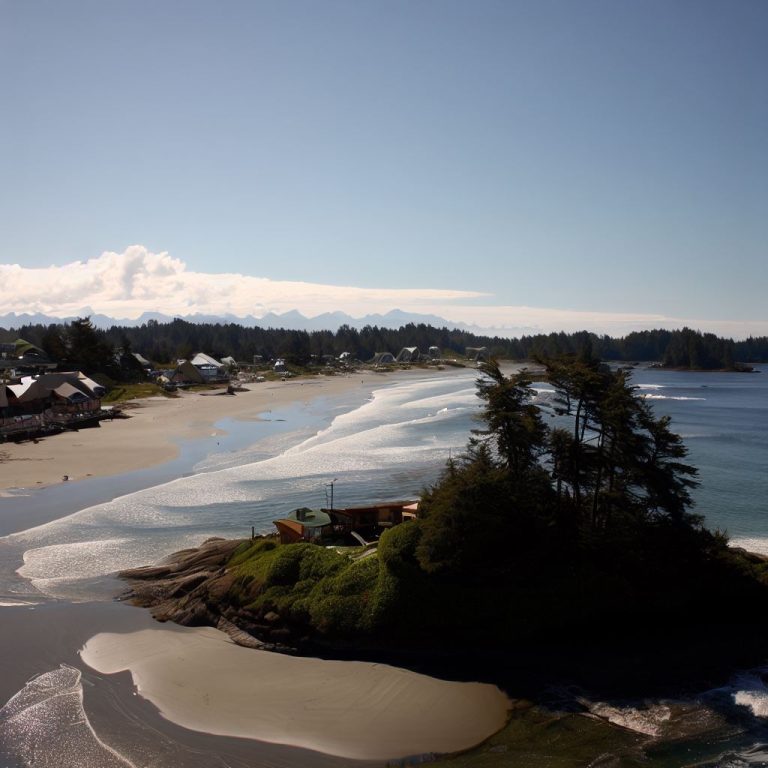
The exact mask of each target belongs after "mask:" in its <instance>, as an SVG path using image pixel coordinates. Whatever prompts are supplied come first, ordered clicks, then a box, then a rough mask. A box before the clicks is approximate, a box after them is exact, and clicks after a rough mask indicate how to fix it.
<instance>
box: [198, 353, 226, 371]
mask: <svg viewBox="0 0 768 768" xmlns="http://www.w3.org/2000/svg"><path fill="white" fill-rule="evenodd" d="M191 363H192V365H212V366H214V367H215V368H223V367H224V366H223V365H222V364H221V363H220V362H219V361H218V360H216V358H214V357H211V356H210V355H206V354H205V352H198V353H197V354H196V355H195V356H194V357H193V358H192V360H191Z"/></svg>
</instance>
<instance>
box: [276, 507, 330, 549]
mask: <svg viewBox="0 0 768 768" xmlns="http://www.w3.org/2000/svg"><path fill="white" fill-rule="evenodd" d="M275 527H276V528H277V532H278V533H279V534H280V543H281V544H295V543H296V542H299V541H312V542H316V543H317V542H319V541H320V540H321V539H323V538H328V537H330V536H331V535H332V534H333V521H332V520H331V516H330V515H329V514H328V513H327V512H325V511H323V510H319V509H309V508H308V507H300V508H299V509H294V510H293V512H291V513H289V514H288V515H287V517H284V518H282V519H280V520H275Z"/></svg>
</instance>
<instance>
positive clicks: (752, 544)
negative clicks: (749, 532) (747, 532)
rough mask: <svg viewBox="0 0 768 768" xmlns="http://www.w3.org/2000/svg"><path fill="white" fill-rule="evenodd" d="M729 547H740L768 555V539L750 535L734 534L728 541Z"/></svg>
mask: <svg viewBox="0 0 768 768" xmlns="http://www.w3.org/2000/svg"><path fill="white" fill-rule="evenodd" d="M728 546H729V547H740V548H741V549H746V550H747V552H756V553H757V554H758V555H768V539H766V538H757V537H750V536H734V537H733V538H732V539H730V540H729V541H728Z"/></svg>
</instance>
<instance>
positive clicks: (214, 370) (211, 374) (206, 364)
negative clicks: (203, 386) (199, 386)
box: [190, 352, 229, 383]
mask: <svg viewBox="0 0 768 768" xmlns="http://www.w3.org/2000/svg"><path fill="white" fill-rule="evenodd" d="M190 362H191V363H192V365H194V366H195V368H197V370H198V371H199V372H200V375H201V376H202V377H203V381H205V382H207V383H210V382H214V381H227V380H228V379H229V377H228V376H227V369H226V367H225V365H224V364H223V363H222V362H220V361H219V360H217V359H216V358H215V357H211V356H210V355H206V354H205V352H198V353H197V354H196V355H195V356H194V357H193V358H192V360H191V361H190Z"/></svg>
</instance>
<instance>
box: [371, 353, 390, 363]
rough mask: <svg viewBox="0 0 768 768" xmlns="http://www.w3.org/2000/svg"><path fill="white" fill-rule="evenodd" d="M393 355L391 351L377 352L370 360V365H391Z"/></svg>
mask: <svg viewBox="0 0 768 768" xmlns="http://www.w3.org/2000/svg"><path fill="white" fill-rule="evenodd" d="M394 362H395V356H394V355H393V354H392V353H391V352H377V353H376V354H375V355H374V356H373V360H371V364H372V365H393V364H394Z"/></svg>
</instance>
